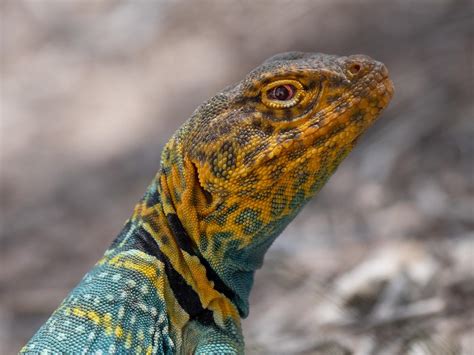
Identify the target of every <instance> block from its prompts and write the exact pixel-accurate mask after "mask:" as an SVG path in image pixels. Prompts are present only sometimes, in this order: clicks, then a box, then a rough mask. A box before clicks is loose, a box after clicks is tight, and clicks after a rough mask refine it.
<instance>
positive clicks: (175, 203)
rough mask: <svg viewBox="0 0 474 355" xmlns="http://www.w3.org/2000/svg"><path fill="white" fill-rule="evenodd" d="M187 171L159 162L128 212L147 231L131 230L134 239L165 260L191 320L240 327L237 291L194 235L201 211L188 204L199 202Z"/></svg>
mask: <svg viewBox="0 0 474 355" xmlns="http://www.w3.org/2000/svg"><path fill="white" fill-rule="evenodd" d="M162 165H163V164H162ZM192 173H193V172H192V171H190V172H188V173H186V177H184V176H181V175H179V174H178V173H177V172H176V171H175V168H174V167H173V168H170V169H167V168H166V167H162V169H161V171H160V172H159V173H158V174H157V175H156V177H155V179H154V180H153V181H152V182H151V184H150V185H149V187H148V189H147V191H146V193H145V195H144V196H143V198H142V200H141V201H140V202H139V203H138V204H137V205H136V206H135V209H134V213H133V215H132V217H131V220H130V221H131V222H132V223H133V224H134V225H136V226H137V227H138V229H137V230H139V231H141V232H140V233H141V234H143V233H145V234H146V236H145V238H143V235H142V236H140V235H138V234H140V233H138V234H137V233H136V234H137V235H136V236H135V237H134V238H135V243H136V244H137V245H138V244H140V245H139V249H142V250H144V249H146V252H147V253H148V254H153V255H154V256H156V257H157V258H158V259H159V260H161V261H162V262H163V263H164V269H165V273H166V274H167V279H168V283H169V285H170V288H171V290H172V295H173V296H174V298H175V299H176V301H177V304H179V305H180V307H181V308H182V309H184V311H185V312H186V313H187V314H188V315H189V318H190V320H196V321H198V323H200V324H204V325H209V324H216V325H217V326H219V327H220V328H223V329H224V330H228V331H230V332H233V333H235V332H239V331H240V330H239V329H240V316H239V311H238V308H237V307H236V302H235V300H236V298H237V295H236V294H235V292H234V291H233V290H232V288H230V287H229V286H228V285H227V284H226V283H225V282H224V281H223V280H222V279H221V278H220V276H219V274H218V272H217V271H216V270H215V269H214V268H213V267H212V266H211V265H210V263H209V262H208V260H207V259H206V258H205V257H204V256H203V254H202V252H201V250H200V247H199V244H200V243H199V240H197V239H196V235H197V234H199V233H196V232H197V230H198V229H199V224H200V223H199V222H201V219H200V218H201V217H200V216H199V215H198V213H197V210H196V209H194V208H192V205H193V204H196V203H200V202H197V201H196V199H198V198H199V197H197V196H196V191H193V188H192V186H191V184H190V179H192V178H193V176H190V175H189V174H192ZM181 179H184V180H181ZM201 198H205V197H204V196H201ZM190 199H192V200H193V204H191V202H190ZM201 202H202V201H201ZM145 239H146V240H145Z"/></svg>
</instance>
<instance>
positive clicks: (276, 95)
mask: <svg viewBox="0 0 474 355" xmlns="http://www.w3.org/2000/svg"><path fill="white" fill-rule="evenodd" d="M295 92H296V88H295V87H294V86H293V85H291V84H285V85H280V86H277V87H274V88H273V89H271V90H270V91H269V92H268V94H267V97H268V98H269V99H271V100H279V101H287V100H290V99H292V98H293V96H295Z"/></svg>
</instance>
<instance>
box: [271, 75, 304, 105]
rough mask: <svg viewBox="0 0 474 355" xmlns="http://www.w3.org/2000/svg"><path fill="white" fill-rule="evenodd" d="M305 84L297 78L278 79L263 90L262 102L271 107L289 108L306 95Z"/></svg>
mask: <svg viewBox="0 0 474 355" xmlns="http://www.w3.org/2000/svg"><path fill="white" fill-rule="evenodd" d="M304 95H305V90H304V87H303V85H302V84H301V83H300V82H299V81H296V80H277V81H274V82H272V83H270V84H268V85H267V86H266V87H265V88H263V90H262V102H263V103H264V104H265V105H266V106H268V107H270V108H289V107H293V106H295V105H296V104H298V103H299V102H300V101H301V100H302V99H303V97H304Z"/></svg>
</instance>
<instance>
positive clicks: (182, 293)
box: [134, 227, 215, 326]
mask: <svg viewBox="0 0 474 355" xmlns="http://www.w3.org/2000/svg"><path fill="white" fill-rule="evenodd" d="M134 248H136V249H138V250H140V251H143V252H144V253H147V254H148V255H152V256H154V257H156V258H157V259H158V260H160V261H162V262H163V264H164V265H165V272H166V275H167V276H168V282H169V284H170V287H171V290H172V291H173V293H174V296H175V297H176V300H177V301H178V303H179V305H180V306H181V308H183V309H184V311H185V312H186V313H187V314H189V317H190V318H191V319H192V320H197V321H198V322H200V323H202V324H204V325H207V326H209V325H212V324H215V323H214V317H213V313H212V311H210V310H209V309H205V308H203V307H202V305H201V300H200V299H199V295H198V294H197V293H196V291H194V290H193V288H192V287H191V286H190V285H188V284H187V283H186V280H185V279H184V278H183V277H182V276H181V274H180V273H179V272H177V271H176V270H175V269H174V268H173V266H172V265H171V262H170V260H169V259H168V257H167V256H166V255H165V254H164V253H162V252H161V250H160V247H159V246H158V244H157V243H156V241H155V239H153V237H152V236H151V235H150V234H149V233H148V232H147V231H146V230H145V229H143V227H138V228H137V229H136V231H135V239H134Z"/></svg>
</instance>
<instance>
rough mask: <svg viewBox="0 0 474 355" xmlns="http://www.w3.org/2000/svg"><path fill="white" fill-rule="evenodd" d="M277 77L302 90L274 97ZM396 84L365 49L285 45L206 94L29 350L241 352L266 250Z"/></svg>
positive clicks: (322, 183)
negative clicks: (286, 99) (285, 100)
mask: <svg viewBox="0 0 474 355" xmlns="http://www.w3.org/2000/svg"><path fill="white" fill-rule="evenodd" d="M354 68H358V69H357V70H354ZM276 82H278V83H280V82H283V83H286V82H290V83H293V84H292V85H293V86H294V87H295V89H296V90H297V93H296V95H297V100H295V101H294V102H291V104H288V105H284V104H281V103H274V102H272V97H271V96H270V97H268V96H267V95H266V94H265V93H266V92H267V91H268V90H269V89H271V88H272V87H274V86H275V85H276V84H275V83H276ZM392 91H393V88H392V84H391V82H390V80H389V79H388V73H387V70H386V69H385V67H384V66H383V64H381V63H379V62H376V61H374V60H372V59H370V58H368V57H365V56H350V57H338V56H331V55H324V54H315V53H301V52H290V53H283V54H279V55H276V56H274V57H272V58H270V59H268V60H267V61H265V62H264V63H263V64H262V65H261V66H259V67H258V68H256V69H255V70H253V71H252V72H250V73H249V74H248V75H247V76H246V77H245V78H244V79H243V80H242V81H241V82H239V83H237V84H236V85H234V86H230V87H228V88H227V89H225V90H224V91H222V92H221V93H219V94H218V95H216V96H214V97H213V98H211V99H210V100H208V101H207V102H205V103H203V104H202V105H201V106H200V107H199V108H198V109H197V110H196V111H195V112H194V114H193V115H192V117H191V118H190V119H189V120H188V121H187V122H186V123H185V124H184V125H183V126H182V127H181V128H180V129H179V130H178V131H177V132H176V133H175V135H174V136H173V137H172V138H171V139H170V141H169V142H168V144H167V145H166V147H165V149H164V151H163V154H162V161H161V168H160V170H159V172H158V173H157V175H156V177H155V179H154V180H153V181H152V183H151V184H150V186H149V188H148V190H147V191H146V193H145V195H144V197H143V198H142V200H141V201H140V202H139V203H138V204H137V205H136V207H135V210H134V212H133V215H132V217H131V218H130V220H129V221H128V222H127V223H126V225H125V226H124V228H123V230H122V232H121V233H120V234H119V236H118V237H117V238H116V240H115V241H114V242H113V243H112V245H111V247H110V248H109V250H108V251H107V252H106V253H105V255H104V257H103V258H102V259H101V260H100V261H99V262H98V263H97V265H96V266H95V267H94V268H93V269H92V270H91V271H90V272H89V273H88V274H87V275H86V276H85V277H84V279H83V280H82V281H81V283H80V284H79V285H78V286H77V287H76V288H75V289H74V290H73V291H72V292H71V294H70V295H69V296H68V297H67V298H66V299H65V300H64V302H63V303H62V304H61V306H60V307H59V308H58V309H57V310H56V311H55V312H54V313H53V315H52V316H51V318H50V319H49V320H48V321H47V322H46V323H45V324H44V325H43V326H42V327H41V328H40V330H39V331H38V333H37V334H36V335H35V336H34V337H33V338H32V339H31V340H30V342H29V343H28V344H27V345H26V346H25V347H24V348H23V350H22V351H23V352H25V353H41V352H46V353H70V352H74V353H76V352H78V353H80V352H82V353H88V354H89V353H96V354H102V353H104V354H105V353H130V352H132V353H133V352H135V353H145V354H151V353H154V354H175V353H196V354H207V353H219V354H220V353H222V354H236V353H242V352H243V337H242V332H241V328H240V318H241V317H245V316H246V315H247V314H248V297H249V293H250V289H251V287H252V284H253V276H254V272H255V270H256V269H258V268H259V267H261V265H262V263H263V257H264V254H265V252H266V250H267V249H268V248H269V247H270V245H271V244H272V242H273V241H274V239H275V238H276V237H277V236H278V235H279V234H280V233H281V232H282V230H283V229H284V228H285V227H286V226H287V225H288V223H290V221H291V220H292V219H293V218H294V217H295V216H296V215H297V213H298V212H299V211H300V210H301V208H302V207H303V206H304V205H305V203H306V202H307V201H308V200H309V199H310V198H311V197H312V196H314V195H315V194H316V193H317V191H319V189H320V188H321V187H322V186H323V185H324V183H325V182H326V181H327V179H328V178H329V177H330V176H331V174H332V173H333V172H334V171H335V169H336V168H337V166H338V165H339V163H340V162H341V161H342V160H343V159H344V157H346V156H347V154H348V153H349V152H350V151H351V149H352V147H353V146H354V144H355V141H356V140H357V138H358V137H359V136H360V135H361V134H362V133H363V132H364V131H365V130H366V129H367V128H368V127H369V126H370V125H371V124H372V123H373V122H374V121H375V120H376V118H377V117H378V115H379V114H380V112H381V110H382V109H383V108H385V106H387V104H388V102H389V101H390V98H391V96H392ZM262 95H263V96H265V97H262Z"/></svg>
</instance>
